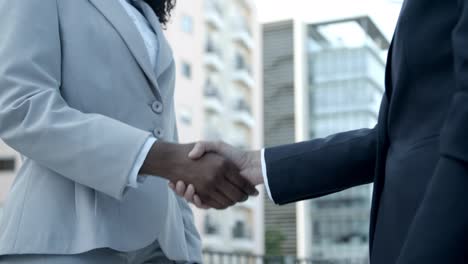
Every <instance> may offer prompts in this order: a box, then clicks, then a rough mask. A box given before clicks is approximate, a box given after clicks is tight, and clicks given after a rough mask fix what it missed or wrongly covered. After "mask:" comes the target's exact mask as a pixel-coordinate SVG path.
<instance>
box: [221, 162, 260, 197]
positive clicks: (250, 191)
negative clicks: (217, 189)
mask: <svg viewBox="0 0 468 264" xmlns="http://www.w3.org/2000/svg"><path fill="white" fill-rule="evenodd" d="M226 178H227V179H228V180H229V181H230V182H231V183H232V184H233V185H235V186H236V187H237V188H238V189H239V190H241V191H242V192H244V193H245V194H247V195H249V196H258V194H259V192H258V191H257V189H256V188H255V186H253V185H252V184H251V183H250V182H249V181H248V180H247V179H246V178H244V177H242V175H240V174H239V172H238V170H237V169H234V168H232V169H230V170H229V172H228V173H226Z"/></svg>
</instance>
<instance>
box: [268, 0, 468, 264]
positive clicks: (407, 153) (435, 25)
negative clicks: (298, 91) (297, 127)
mask: <svg viewBox="0 0 468 264" xmlns="http://www.w3.org/2000/svg"><path fill="white" fill-rule="evenodd" d="M467 135H468V1H467V0H458V1H457V0H443V1H442V0H406V1H405V3H404V5H403V9H402V11H401V14H400V18H399V21H398V25H397V28H396V31H395V35H394V38H393V41H392V45H391V48H390V51H389V56H388V61H387V71H386V92H385V94H384V97H383V100H382V104H381V109H380V114H379V120H378V124H377V125H376V127H375V128H374V129H362V130H357V131H350V132H345V133H340V134H337V135H333V136H330V137H328V138H325V139H316V140H312V141H308V142H302V143H297V144H292V145H286V146H280V147H274V148H269V149H267V150H266V151H265V157H266V164H267V170H268V181H269V185H270V189H271V192H272V196H273V198H274V200H275V201H276V202H277V203H279V204H285V203H291V202H296V201H299V200H304V199H310V198H315V197H320V196H323V195H326V194H329V193H333V192H337V191H341V190H344V189H347V188H350V187H353V186H357V185H361V184H366V183H371V182H373V183H374V195H373V205H372V213H371V226H370V251H371V262H372V263H376V264H382V263H392V264H393V263H399V264H403V263H405V264H406V263H424V264H431V263H451V264H452V263H468V136H467Z"/></svg>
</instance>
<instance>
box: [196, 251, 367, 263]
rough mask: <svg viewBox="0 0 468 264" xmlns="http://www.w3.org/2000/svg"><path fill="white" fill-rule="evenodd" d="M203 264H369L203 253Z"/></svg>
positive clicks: (342, 260)
mask: <svg viewBox="0 0 468 264" xmlns="http://www.w3.org/2000/svg"><path fill="white" fill-rule="evenodd" d="M203 257H204V261H203V263H204V264H369V260H367V259H337V260H332V259H327V260H325V259H299V258H296V257H293V256H262V255H253V254H244V253H226V252H216V251H204V252H203Z"/></svg>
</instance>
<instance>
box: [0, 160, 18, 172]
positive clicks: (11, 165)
mask: <svg viewBox="0 0 468 264" xmlns="http://www.w3.org/2000/svg"><path fill="white" fill-rule="evenodd" d="M14 170H15V159H14V158H10V159H0V172H6V171H14Z"/></svg>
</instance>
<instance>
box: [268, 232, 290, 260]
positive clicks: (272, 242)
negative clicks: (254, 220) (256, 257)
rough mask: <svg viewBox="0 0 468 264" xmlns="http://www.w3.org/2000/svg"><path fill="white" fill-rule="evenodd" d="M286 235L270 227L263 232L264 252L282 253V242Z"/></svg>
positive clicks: (277, 254)
mask: <svg viewBox="0 0 468 264" xmlns="http://www.w3.org/2000/svg"><path fill="white" fill-rule="evenodd" d="M285 240H286V237H285V236H284V235H283V233H282V232H281V231H280V230H278V229H270V230H267V231H266V232H265V251H266V252H265V253H266V255H268V256H281V255H283V250H282V247H283V243H284V241H285Z"/></svg>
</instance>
